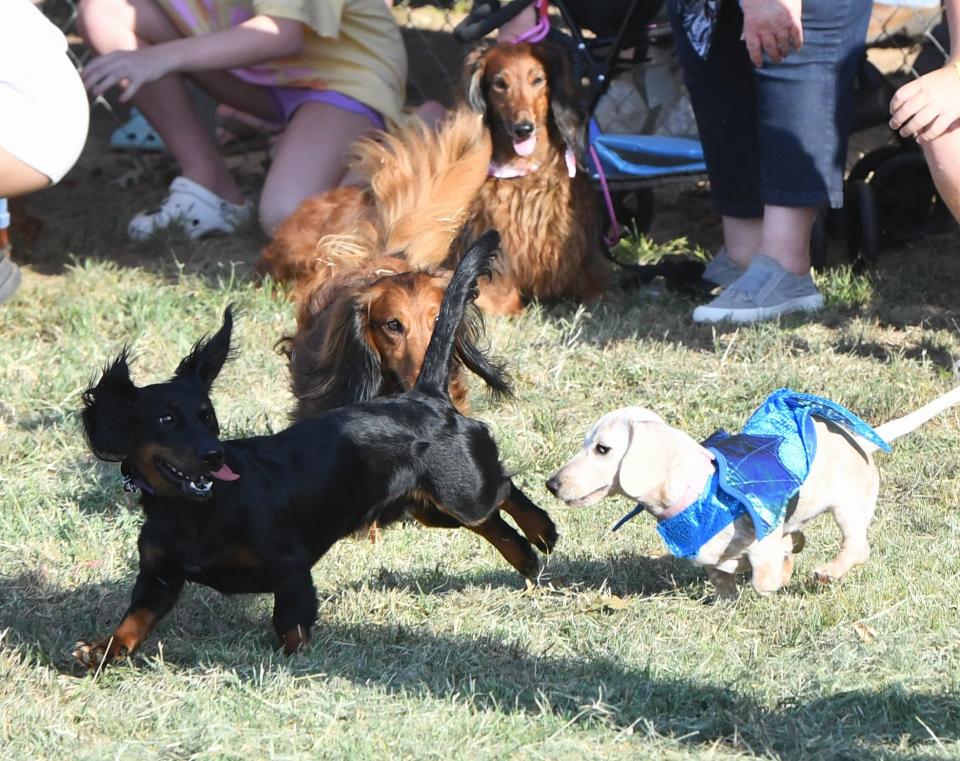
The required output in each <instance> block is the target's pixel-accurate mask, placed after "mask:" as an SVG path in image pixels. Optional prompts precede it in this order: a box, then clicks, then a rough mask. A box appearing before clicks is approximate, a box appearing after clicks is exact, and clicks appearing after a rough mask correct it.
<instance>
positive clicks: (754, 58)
mask: <svg viewBox="0 0 960 761" xmlns="http://www.w3.org/2000/svg"><path fill="white" fill-rule="evenodd" d="M743 42H744V44H745V45H746V46H747V55H748V56H749V57H750V62H751V63H752V64H753V65H754V66H756V67H757V68H758V69H759V68H761V67H762V66H763V46H762V45H761V43H760V37H759V35H756V34H744V36H743Z"/></svg>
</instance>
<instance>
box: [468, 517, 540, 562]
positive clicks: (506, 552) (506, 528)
mask: <svg viewBox="0 0 960 761" xmlns="http://www.w3.org/2000/svg"><path fill="white" fill-rule="evenodd" d="M467 528H468V529H470V530H471V531H472V532H474V533H475V534H479V535H480V536H482V537H483V538H484V539H486V540H487V541H488V542H490V544H492V545H493V546H494V547H496V548H497V551H498V552H499V553H500V554H501V555H503V557H504V558H505V559H506V561H507V562H508V563H509V564H510V565H512V566H513V567H514V568H516V569H517V570H518V571H519V572H520V573H521V574H523V575H524V576H526V577H528V578H533V577H535V576H536V575H537V573H538V572H539V570H540V558H539V557H537V553H536V552H534V549H533V547H532V546H531V545H530V542H528V541H527V540H526V539H524V538H523V537H522V536H520V534H518V533H517V531H516V529H514V528H513V527H512V526H511V525H510V524H509V523H507V522H506V521H505V520H504V519H503V518H501V517H500V513H494V514H493V515H491V516H490V517H489V518H487V519H486V520H485V521H484V522H483V523H478V524H477V525H476V526H467Z"/></svg>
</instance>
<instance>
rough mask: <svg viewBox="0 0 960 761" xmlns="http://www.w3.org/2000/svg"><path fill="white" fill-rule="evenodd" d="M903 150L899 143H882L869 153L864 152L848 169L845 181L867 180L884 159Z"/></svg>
mask: <svg viewBox="0 0 960 761" xmlns="http://www.w3.org/2000/svg"><path fill="white" fill-rule="evenodd" d="M903 152H904V148H903V146H901V145H883V146H881V147H879V148H875V149H874V150H872V151H870V152H869V153H865V154H864V155H863V156H862V157H861V158H860V160H859V161H857V163H856V164H854V165H853V167H852V168H851V169H850V174H849V176H848V177H847V182H853V181H855V180H867V181H868V182H869V181H870V179H872V178H871V175H872V174H873V173H874V172H875V171H876V170H877V167H879V166H880V165H881V164H883V163H884V162H885V161H888V160H889V159H892V158H893V157H894V156H899V155H901V154H902V153H903Z"/></svg>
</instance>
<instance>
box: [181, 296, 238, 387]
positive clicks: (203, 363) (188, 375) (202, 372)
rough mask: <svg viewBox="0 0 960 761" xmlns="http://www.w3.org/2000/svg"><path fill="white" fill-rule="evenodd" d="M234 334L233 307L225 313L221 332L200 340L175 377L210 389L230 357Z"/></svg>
mask: <svg viewBox="0 0 960 761" xmlns="http://www.w3.org/2000/svg"><path fill="white" fill-rule="evenodd" d="M232 332H233V305H230V306H228V307H227V308H226V309H225V310H224V312H223V324H222V325H221V326H220V330H218V331H217V332H216V333H214V334H213V336H211V337H210V338H209V339H200V340H199V341H197V343H196V344H195V345H194V347H193V350H192V351H191V352H190V353H189V354H188V355H187V356H186V357H184V358H183V359H182V360H180V364H179V365H177V369H176V372H175V373H174V376H175V377H177V378H182V379H183V380H189V381H193V382H195V383H198V384H200V386H201V387H202V388H203V390H204V391H206V392H207V393H209V392H210V387H211V386H212V385H213V382H214V380H216V378H217V376H218V375H219V374H220V370H221V369H223V364H224V362H226V361H227V360H228V359H229V358H230V356H231V353H230V335H231V333H232Z"/></svg>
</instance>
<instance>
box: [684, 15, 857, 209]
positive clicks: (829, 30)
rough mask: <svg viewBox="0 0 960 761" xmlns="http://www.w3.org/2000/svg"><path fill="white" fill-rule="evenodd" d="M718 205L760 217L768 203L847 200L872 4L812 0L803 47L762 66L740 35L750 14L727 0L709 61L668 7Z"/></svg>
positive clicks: (815, 203)
mask: <svg viewBox="0 0 960 761" xmlns="http://www.w3.org/2000/svg"><path fill="white" fill-rule="evenodd" d="M668 6H669V10H670V21H671V24H672V25H673V30H674V36H675V38H676V45H677V55H678V57H679V59H680V63H681V65H682V66H683V72H684V80H685V82H686V85H687V89H688V90H689V92H690V99H691V102H692V104H693V110H694V114H695V115H696V118H697V127H698V129H699V132H700V140H701V142H702V144H703V150H704V155H705V157H706V162H707V173H708V175H709V177H710V186H711V191H712V194H713V200H714V204H715V206H716V207H717V209H718V210H719V211H720V213H721V214H723V215H725V216H729V217H740V218H746V219H752V218H756V217H759V216H761V215H762V214H763V207H764V205H772V206H790V207H816V208H819V207H821V206H824V205H826V204H829V205H830V206H832V207H834V208H840V207H841V206H843V174H844V167H845V163H846V155H847V134H848V131H849V125H850V111H851V108H852V103H853V79H854V75H855V74H856V70H857V65H858V63H859V61H860V58H861V56H862V55H863V48H864V39H865V38H866V33H867V23H868V22H869V20H870V9H871V6H872V2H871V0H804V2H803V20H802V21H803V47H802V48H801V49H800V50H799V51H791V52H790V54H789V55H788V56H787V57H786V58H785V59H784V60H783V62H782V63H779V64H775V63H771V62H770V61H769V60H767V59H764V65H763V67H762V68H759V69H757V68H755V67H754V66H753V64H752V63H750V59H749V58H748V56H747V49H746V46H745V45H744V43H743V42H742V41H741V40H740V33H741V31H742V29H743V14H742V13H741V11H740V5H739V3H738V2H736V0H721V5H720V12H719V17H718V19H717V24H716V28H715V29H714V33H713V44H712V46H711V48H710V52H709V54H708V55H707V58H706V60H704V59H702V58H700V56H699V55H697V53H696V51H694V50H693V48H692V47H691V46H690V44H689V41H688V40H687V37H686V34H685V32H684V31H683V28H682V27H681V25H680V20H679V17H678V14H677V3H676V0H670V2H669V3H668Z"/></svg>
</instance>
